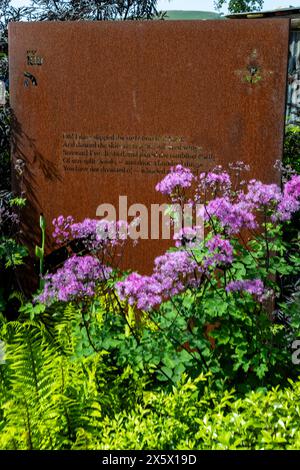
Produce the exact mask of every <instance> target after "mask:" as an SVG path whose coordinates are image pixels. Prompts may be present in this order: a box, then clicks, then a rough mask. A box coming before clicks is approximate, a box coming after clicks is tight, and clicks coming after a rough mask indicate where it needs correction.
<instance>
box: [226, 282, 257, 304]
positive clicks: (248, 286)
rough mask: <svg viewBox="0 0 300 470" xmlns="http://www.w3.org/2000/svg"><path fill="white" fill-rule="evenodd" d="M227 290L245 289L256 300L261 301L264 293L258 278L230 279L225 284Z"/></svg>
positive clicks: (237, 290) (238, 290)
mask: <svg viewBox="0 0 300 470" xmlns="http://www.w3.org/2000/svg"><path fill="white" fill-rule="evenodd" d="M226 291H227V292H240V291H245V292H249V294H252V295H255V296H256V297H257V298H258V300H260V301H262V300H263V298H264V295H265V294H266V291H265V287H264V284H263V282H262V281H261V280H260V279H252V280H251V279H244V280H242V281H231V282H230V283H229V284H228V285H227V286H226Z"/></svg>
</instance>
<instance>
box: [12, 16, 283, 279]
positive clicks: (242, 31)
mask: <svg viewBox="0 0 300 470" xmlns="http://www.w3.org/2000/svg"><path fill="white" fill-rule="evenodd" d="M288 37H289V21H288V20H286V19H276V20H258V21H256V20H253V21H246V20H245V21H244V20H237V21H234V22H231V21H205V22H204V21H175V22H173V21H169V22H163V21H161V22H160V21H157V22H122V23H121V22H98V23H95V22H94V23H92V22H72V23H69V22H63V23H60V22H42V23H11V24H10V25H9V54H10V93H11V106H12V111H13V115H14V119H13V139H12V152H13V159H14V162H16V160H18V159H19V160H23V161H24V162H25V168H24V172H23V174H22V176H18V174H17V173H16V174H15V179H14V186H15V189H17V190H18V191H24V192H25V196H26V197H27V199H28V205H27V210H26V211H25V213H24V217H23V230H24V240H25V241H26V243H27V244H28V245H29V247H30V248H31V249H32V248H33V247H34V245H35V244H36V243H38V242H39V238H40V231H39V227H38V221H39V214H40V213H41V212H42V213H43V214H44V215H45V217H46V220H47V223H48V230H47V252H48V253H49V252H50V251H51V250H52V249H53V248H54V246H53V243H52V241H51V231H52V230H51V221H52V219H53V218H54V217H56V216H58V215H60V214H63V215H68V214H72V215H73V216H74V217H75V218H76V219H77V220H82V219H83V218H85V217H95V215H96V208H97V206H98V205H99V204H100V203H104V202H106V203H112V204H114V205H115V206H116V207H118V198H119V195H127V196H128V206H130V205H131V204H133V203H137V202H140V203H144V204H146V205H147V206H150V204H151V203H162V202H164V201H165V200H164V198H163V197H162V196H161V195H159V194H158V193H157V192H156V191H155V189H154V187H155V184H156V183H157V182H158V181H159V180H160V179H161V178H162V177H163V174H162V173H156V170H155V168H156V167H155V162H157V161H159V160H158V159H159V158H160V159H161V160H163V161H164V162H165V165H162V167H161V168H163V169H165V168H166V167H167V166H168V162H169V161H170V162H171V161H175V160H176V161H177V162H179V161H181V163H183V164H185V162H186V160H185V159H184V158H182V159H181V158H180V156H179V157H178V156H177V157H176V158H175V157H174V155H175V153H176V150H174V148H175V145H176V143H177V148H179V150H177V153H178V152H179V154H180V148H181V149H182V152H183V153H184V152H185V150H184V148H183V147H188V148H187V150H186V153H187V154H190V157H189V158H188V159H187V161H189V160H191V159H194V160H195V162H196V163H195V166H196V167H197V168H198V170H207V169H209V168H211V167H212V166H214V165H215V164H223V165H225V166H226V164H227V163H229V162H233V161H238V160H242V161H244V162H245V163H248V164H250V165H251V168H252V170H251V177H258V178H260V179H262V180H263V181H265V182H271V181H274V180H276V178H277V177H278V176H277V174H276V172H275V170H274V169H273V165H274V162H275V161H276V160H277V159H280V158H281V152H282V143H283V128H284V112H285V94H286V71H287V56H288ZM72 133H73V134H77V140H76V141H75V144H76V142H78V139H79V137H78V136H79V135H80V136H82V137H84V136H95V135H98V136H102V137H103V136H107V137H109V136H110V137H111V136H112V135H114V139H115V142H116V145H117V148H116V152H117V153H118V152H119V153H121V151H122V143H123V141H122V139H124V138H125V143H126V145H127V144H128V139H129V138H132V139H136V140H135V141H134V140H133V141H134V142H135V143H134V145H139V146H140V150H139V152H146V151H147V150H149V151H150V153H151V156H150V157H149V158H143V157H141V161H143V162H144V163H143V164H146V163H145V162H147V161H149V162H150V164H151V165H150V170H151V169H152V170H153V169H154V170H153V171H154V172H148V173H147V172H146V173H142V168H144V167H143V166H142V165H140V166H139V165H137V166H134V167H132V169H131V170H130V165H129V164H127V165H125V166H124V168H123V167H122V158H123V161H124V160H128V153H127V154H126V153H125V156H124V155H123V157H122V155H121V156H118V157H117V160H118V162H117V163H115V162H112V163H111V164H108V161H109V160H110V159H111V158H112V159H113V158H114V157H112V152H113V147H111V148H109V150H108V155H106V156H102V157H101V156H100V157H99V156H98V157H97V158H98V160H97V162H98V163H96V164H95V163H93V164H92V163H91V164H89V165H87V167H86V170H84V171H82V168H83V167H84V164H83V163H82V161H83V160H81V163H78V165H79V168H80V170H77V171H69V170H67V171H65V169H64V162H63V149H65V150H68V145H69V144H71V147H72V145H73V149H71V153H72V151H74V142H73V144H72V136H71V134H72ZM147 136H148V137H152V138H156V139H158V140H157V141H156V143H155V145H154V147H155V148H154V149H153V146H152V147H151V145H152V144H151V140H150V144H149V145H150V147H149V146H148V147H147V145H148V144H147V142H146V141H145V140H143V139H144V138H145V137H147ZM168 136H169V137H170V142H169V143H170V146H169V147H170V148H168V145H167V143H168V142H167V140H166V138H167V137H168ZM126 139H127V140H126ZM141 139H142V140H141ZM180 139H181V140H180ZM87 142H88V143H89V144H91V145H92V146H95V145H97V142H96V141H95V140H93V139H91V138H89V139H88V140H87ZM112 143H113V140H112V139H110V140H109V139H108V141H107V143H106V144H104V147H105V146H106V147H105V148H106V149H108V147H107V145H108V144H112ZM63 145H65V147H63ZM159 145H162V146H163V147H164V148H163V149H162V148H161V147H159ZM104 147H103V148H104ZM199 147H201V149H198V148H199ZM91 148H93V147H91ZM197 149H198V150H199V155H200V156H199V158H198V157H197V152H198V150H197ZM135 150H136V147H135ZM102 151H103V152H104V150H103V149H102ZM160 151H161V153H162V154H163V155H159V152H160ZM100 153H101V152H100ZM173 157H174V158H173ZM211 157H213V158H214V160H212V159H211ZM80 158H87V157H78V161H79V160H80ZM103 158H104V160H105V159H106V160H105V162H104V163H103V164H102V163H101V160H103ZM139 158H140V157H139ZM139 158H138V160H139ZM75 160H76V158H75V157H74V156H73V157H71V161H72V162H74V161H75ZM138 160H135V161H138ZM120 162H121V163H120ZM72 165H73V166H74V165H75V164H73V163H72ZM72 165H69V167H70V168H73V166H72ZM101 165H102V166H101ZM91 167H92V168H96V167H97V168H98V171H97V172H92V171H91ZM102 167H103V168H108V170H109V171H108V172H106V173H101V171H99V170H101V168H102ZM121 167H122V168H123V170H122V172H120V171H119V172H113V171H114V170H115V169H116V168H119V169H120V168H121ZM124 169H125V171H124ZM152 170H151V171H152ZM158 170H159V169H158ZM167 246H169V242H168V241H161V240H152V241H149V240H145V241H141V242H140V243H139V245H138V246H137V247H135V248H134V249H133V251H132V250H131V251H129V252H128V253H127V256H126V258H125V266H126V267H130V268H132V269H139V270H140V271H142V272H147V271H150V270H151V268H152V264H153V259H154V257H155V256H157V255H159V254H162V253H163V252H164V250H165V249H166V247H167Z"/></svg>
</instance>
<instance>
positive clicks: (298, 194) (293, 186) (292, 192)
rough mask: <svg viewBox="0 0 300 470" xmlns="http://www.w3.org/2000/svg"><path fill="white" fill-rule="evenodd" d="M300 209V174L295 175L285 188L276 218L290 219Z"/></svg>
mask: <svg viewBox="0 0 300 470" xmlns="http://www.w3.org/2000/svg"><path fill="white" fill-rule="evenodd" d="M299 210H300V175H293V176H292V177H291V179H290V180H289V181H287V182H286V183H285V185H284V188H283V195H282V198H281V201H280V203H279V205H278V209H277V214H276V216H275V219H276V218H277V219H279V220H281V221H286V220H290V219H291V217H292V215H293V214H294V213H295V212H297V211H299Z"/></svg>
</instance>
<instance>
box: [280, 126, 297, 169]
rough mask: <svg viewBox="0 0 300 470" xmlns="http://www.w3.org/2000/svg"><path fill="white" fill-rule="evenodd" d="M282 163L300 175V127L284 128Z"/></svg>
mask: <svg viewBox="0 0 300 470" xmlns="http://www.w3.org/2000/svg"><path fill="white" fill-rule="evenodd" d="M283 163H284V165H285V166H289V167H290V168H292V169H293V170H295V171H296V172H297V173H298V174H300V127H299V126H295V125H292V124H290V125H288V126H286V130H285V139H284V154H283Z"/></svg>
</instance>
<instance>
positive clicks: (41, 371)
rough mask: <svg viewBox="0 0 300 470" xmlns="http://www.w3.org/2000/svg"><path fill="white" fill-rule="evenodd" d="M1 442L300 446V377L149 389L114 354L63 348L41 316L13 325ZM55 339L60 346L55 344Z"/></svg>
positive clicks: (204, 380) (2, 445)
mask: <svg viewBox="0 0 300 470" xmlns="http://www.w3.org/2000/svg"><path fill="white" fill-rule="evenodd" d="M1 337H2V338H3V339H5V351H6V355H5V363H4V364H0V449H24V450H25V449H35V450H42V449H54V450H58V449H111V450H114V449H121V450H127V449H156V450H162V449H174V450H175V449H179V450H180V449H299V448H300V419H299V418H300V405H299V399H300V382H299V381H297V382H294V383H293V382H292V381H290V385H289V387H288V388H285V389H280V388H278V387H276V388H273V389H272V390H270V391H265V390H263V389H262V390H257V391H253V392H251V393H248V394H246V395H245V396H243V397H241V396H240V397H238V396H237V395H236V393H235V392H234V391H233V390H230V391H225V392H222V393H221V392H216V391H213V390H212V388H211V384H212V382H213V380H214V377H213V375H212V374H207V375H203V374H201V375H200V376H199V377H197V378H196V379H194V380H192V379H191V378H187V376H186V375H184V376H183V377H182V380H181V381H180V383H179V384H178V385H177V386H176V387H175V386H174V387H173V389H172V390H171V391H170V392H166V391H164V390H162V389H161V390H158V391H153V390H152V391H151V390H148V388H147V385H146V381H145V380H144V381H140V380H139V379H138V378H134V375H133V373H132V371H131V370H130V368H128V367H127V368H124V369H123V370H120V369H119V370H117V369H115V370H114V369H113V368H107V367H106V365H105V361H104V358H105V356H106V353H105V352H103V351H102V352H99V353H95V352H94V353H91V354H90V355H89V356H87V357H78V356H76V355H74V351H73V352H71V351H69V353H67V352H66V353H65V354H62V353H61V352H60V353H59V352H58V350H57V348H56V347H55V345H54V343H53V335H52V334H51V331H50V330H49V331H47V327H46V326H45V325H44V326H43V325H42V324H41V323H39V322H37V321H29V322H25V323H23V324H22V323H7V324H4V325H3V327H2V330H1ZM51 344H52V345H51Z"/></svg>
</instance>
